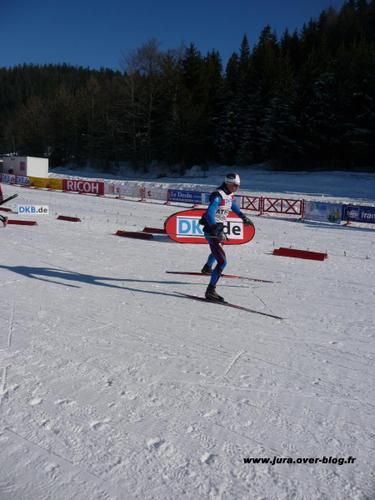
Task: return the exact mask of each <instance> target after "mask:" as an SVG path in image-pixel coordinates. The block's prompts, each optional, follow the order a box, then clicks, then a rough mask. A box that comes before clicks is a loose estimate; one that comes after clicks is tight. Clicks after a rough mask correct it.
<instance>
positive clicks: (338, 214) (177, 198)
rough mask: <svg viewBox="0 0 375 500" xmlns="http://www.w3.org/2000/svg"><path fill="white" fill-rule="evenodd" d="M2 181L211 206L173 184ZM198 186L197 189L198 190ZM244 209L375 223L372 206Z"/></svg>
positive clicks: (253, 201)
mask: <svg viewBox="0 0 375 500" xmlns="http://www.w3.org/2000/svg"><path fill="white" fill-rule="evenodd" d="M0 182H3V183H4V184H14V185H19V186H23V187H33V188H39V189H49V190H59V191H67V192H76V193H82V194H91V195H96V196H105V195H110V196H116V197H118V198H126V197H129V198H132V199H133V198H135V199H137V200H138V201H147V200H157V201H162V202H164V203H166V204H170V203H179V204H189V205H193V206H199V205H207V203H208V201H209V195H210V192H203V191H201V190H200V189H201V188H202V186H198V185H197V186H194V187H191V188H190V190H185V189H181V187H180V186H178V187H175V188H171V187H170V184H167V183H158V182H139V181H113V180H109V181H103V180H92V179H85V178H79V177H74V178H73V177H72V178H55V177H49V178H39V177H25V176H16V175H11V174H0ZM195 187H196V189H194V188H195ZM236 200H237V202H238V204H239V206H240V207H241V209H242V210H248V211H252V212H257V213H258V215H264V214H276V215H287V216H296V217H299V218H300V220H302V221H303V220H312V221H321V222H330V223H339V224H340V223H341V222H342V221H344V222H346V223H350V222H360V223H366V224H372V223H375V207H374V206H369V205H353V204H337V203H328V202H327V203H326V202H319V201H305V200H303V199H291V198H271V197H268V196H250V195H241V196H236Z"/></svg>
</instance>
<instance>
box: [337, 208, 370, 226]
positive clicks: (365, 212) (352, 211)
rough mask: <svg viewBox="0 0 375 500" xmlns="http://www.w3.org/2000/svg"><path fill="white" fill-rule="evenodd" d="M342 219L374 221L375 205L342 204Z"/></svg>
mask: <svg viewBox="0 0 375 500" xmlns="http://www.w3.org/2000/svg"><path fill="white" fill-rule="evenodd" d="M342 218H343V220H349V221H353V222H365V223H366V224H371V223H372V224H374V223H375V207H365V206H360V205H344V206H343V210H342Z"/></svg>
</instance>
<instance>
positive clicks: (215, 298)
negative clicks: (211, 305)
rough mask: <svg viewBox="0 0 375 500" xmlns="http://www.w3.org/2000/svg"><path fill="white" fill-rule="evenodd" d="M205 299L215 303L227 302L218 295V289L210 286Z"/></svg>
mask: <svg viewBox="0 0 375 500" xmlns="http://www.w3.org/2000/svg"><path fill="white" fill-rule="evenodd" d="M205 297H206V299H207V300H212V301H213V302H225V300H224V299H223V297H221V296H220V295H219V294H217V293H216V289H215V287H214V286H212V285H208V287H207V290H206V294H205Z"/></svg>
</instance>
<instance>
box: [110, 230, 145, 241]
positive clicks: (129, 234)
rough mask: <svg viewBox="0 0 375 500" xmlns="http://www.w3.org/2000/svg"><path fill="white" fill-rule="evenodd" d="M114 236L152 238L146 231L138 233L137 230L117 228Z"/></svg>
mask: <svg viewBox="0 0 375 500" xmlns="http://www.w3.org/2000/svg"><path fill="white" fill-rule="evenodd" d="M115 236H123V237H124V238H135V239H137V240H152V239H153V238H154V236H153V235H152V234H148V233H143V232H142V233H140V232H138V231H122V230H120V229H119V230H118V231H116V233H115Z"/></svg>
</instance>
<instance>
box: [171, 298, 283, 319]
mask: <svg viewBox="0 0 375 500" xmlns="http://www.w3.org/2000/svg"><path fill="white" fill-rule="evenodd" d="M175 293H178V294H179V295H181V296H182V297H186V298H187V299H193V300H199V301H200V302H208V303H210V304H217V305H219V306H227V307H232V308H233V309H239V310H240V311H245V312H249V313H253V314H261V315H262V316H267V317H268V318H274V319H284V318H281V317H280V316H275V315H274V314H268V313H264V312H261V311H256V310H255V309H250V308H248V307H244V306H239V305H237V304H232V303H231V302H227V301H224V302H219V301H216V300H209V299H206V298H204V297H198V295H189V294H188V293H182V292H175Z"/></svg>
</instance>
